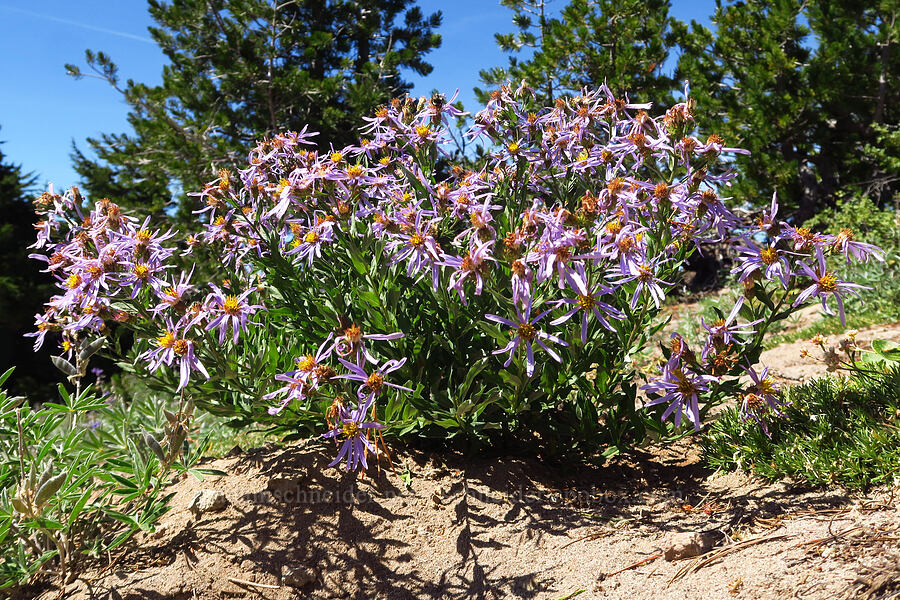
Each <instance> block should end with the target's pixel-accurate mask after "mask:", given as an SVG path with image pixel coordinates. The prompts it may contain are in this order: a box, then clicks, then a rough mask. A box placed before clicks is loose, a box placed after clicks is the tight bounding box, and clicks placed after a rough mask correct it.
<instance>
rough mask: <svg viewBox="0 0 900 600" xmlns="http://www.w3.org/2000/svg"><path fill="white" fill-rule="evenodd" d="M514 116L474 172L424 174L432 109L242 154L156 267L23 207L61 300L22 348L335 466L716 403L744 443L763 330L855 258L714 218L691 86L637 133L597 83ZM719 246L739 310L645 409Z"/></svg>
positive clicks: (614, 440) (448, 113)
mask: <svg viewBox="0 0 900 600" xmlns="http://www.w3.org/2000/svg"><path fill="white" fill-rule="evenodd" d="M534 98H535V96H534V94H533V92H532V91H531V90H530V89H529V88H528V87H527V86H525V85H524V84H523V85H522V86H520V87H518V88H517V89H513V88H510V87H502V88H501V89H500V90H498V91H497V92H495V93H494V94H493V95H492V97H491V100H490V102H489V103H488V105H487V106H486V107H485V108H484V109H483V110H482V111H480V112H479V113H478V114H477V115H475V117H474V124H473V126H472V128H471V130H470V131H469V132H468V135H469V136H470V137H471V138H472V139H473V140H476V141H478V142H479V143H481V144H483V147H484V148H485V149H486V153H485V155H484V160H483V161H482V166H481V167H480V168H478V169H470V168H464V167H463V166H460V165H454V164H453V163H452V161H451V160H450V159H449V157H448V156H447V154H446V153H445V144H446V142H448V141H449V140H450V133H449V123H450V122H451V121H454V120H456V119H457V118H459V117H460V116H461V115H460V112H459V110H458V109H456V108H455V107H454V106H453V105H452V104H451V103H449V102H446V101H445V100H444V98H443V96H440V95H435V96H433V97H432V98H431V99H430V100H429V99H424V98H423V99H419V100H415V99H412V98H409V97H407V98H402V99H396V100H394V101H393V102H391V103H390V105H388V106H385V107H382V108H380V109H379V110H378V111H377V112H376V114H375V115H374V116H373V117H372V118H370V119H367V122H366V124H365V126H364V127H363V131H362V133H363V135H364V136H365V137H364V138H363V139H361V140H360V142H359V144H357V145H353V146H348V147H341V148H333V147H332V148H329V149H328V150H327V151H322V150H320V149H321V148H324V147H325V145H326V144H327V140H316V138H315V134H313V133H310V132H308V131H306V130H304V131H300V132H288V133H285V134H282V135H277V136H275V137H273V138H271V139H266V140H263V141H262V142H260V143H259V144H258V145H257V146H256V147H255V148H254V149H253V150H252V151H251V152H250V155H249V164H248V165H247V166H246V168H244V169H241V170H239V171H237V172H229V171H222V172H221V173H220V174H219V175H220V176H219V177H218V179H216V180H215V181H212V182H211V183H210V184H209V185H208V186H207V187H206V188H205V189H204V190H202V191H201V192H199V193H198V195H199V196H200V197H201V198H202V199H203V200H204V202H205V204H206V207H207V208H206V209H204V210H203V211H201V212H202V214H203V218H204V219H205V221H206V226H205V227H204V229H203V231H201V232H200V233H198V234H196V235H192V236H190V237H189V238H188V239H187V241H186V242H182V243H181V247H180V248H179V249H178V250H177V252H176V249H175V246H174V245H173V244H172V242H173V240H172V238H171V234H170V233H165V232H160V231H155V230H152V228H148V225H147V224H146V223H145V224H143V225H141V226H138V225H137V224H136V221H134V220H132V219H130V218H128V217H127V216H125V215H122V214H120V213H119V211H118V209H117V207H116V206H115V205H114V204H113V203H111V202H109V201H101V202H98V203H96V204H95V205H94V208H93V210H92V211H90V213H89V214H86V215H82V214H81V211H82V205H83V201H82V199H81V198H80V197H79V196H78V195H77V193H74V192H70V193H68V194H66V195H62V196H60V195H53V194H52V193H48V194H45V195H44V196H42V197H41V198H39V200H38V206H39V208H40V209H41V210H42V212H43V213H44V215H45V218H44V220H43V222H42V223H41V227H40V229H39V241H38V244H37V246H38V247H39V248H42V249H44V250H46V259H47V260H48V268H49V269H50V270H51V272H54V273H56V274H57V276H58V278H59V280H60V287H61V288H62V289H61V293H60V294H59V295H58V296H56V297H54V298H53V299H52V300H51V302H50V303H49V304H48V310H47V312H46V313H45V314H43V315H38V316H37V323H38V332H37V334H36V335H37V338H38V343H40V342H41V341H42V340H43V338H44V336H45V335H46V334H47V333H49V332H51V331H61V332H62V339H63V340H64V344H67V345H68V347H78V346H79V345H83V344H85V343H88V340H90V339H92V338H95V337H96V336H98V335H100V336H109V337H111V338H116V340H118V341H117V343H115V344H112V343H111V344H109V346H108V348H110V349H112V350H113V351H114V352H115V351H118V352H119V353H121V354H123V355H125V357H126V359H125V360H123V361H122V364H123V365H124V366H125V368H128V369H132V370H135V371H137V372H139V373H143V374H147V375H148V376H151V378H152V379H153V380H155V381H157V382H158V383H159V385H160V386H161V389H169V390H170V392H178V393H181V394H188V395H189V396H190V397H191V398H192V399H193V400H194V401H195V402H196V403H197V405H198V406H201V407H204V408H207V409H208V410H211V411H213V412H216V413H218V414H223V415H228V416H230V417H232V418H233V422H234V423H235V424H241V423H246V422H249V421H256V422H262V423H269V424H272V425H273V426H275V427H281V428H294V429H296V428H297V427H298V426H300V427H306V428H308V431H310V432H317V433H318V435H323V437H325V438H327V439H332V440H334V441H335V442H336V443H337V444H338V449H337V451H336V452H337V458H336V460H335V461H334V463H332V464H338V463H340V464H342V465H344V466H345V467H346V468H348V469H353V468H357V467H359V466H362V467H366V466H368V465H370V464H371V463H370V461H369V460H368V458H367V455H371V454H378V449H379V447H380V448H382V449H384V448H385V446H384V440H383V438H382V435H385V436H415V437H417V438H425V439H431V440H435V441H438V442H440V443H447V442H448V440H449V442H450V443H454V442H455V441H458V442H459V443H461V444H465V445H467V446H479V445H488V444H491V445H503V446H506V447H519V448H534V447H542V448H544V449H546V450H547V451H550V452H566V451H570V450H574V449H577V450H596V449H601V448H602V449H603V450H604V451H605V452H606V453H607V454H612V453H615V452H618V451H620V450H622V449H624V448H627V447H629V446H630V445H633V444H637V443H640V442H641V441H643V440H644V439H645V437H646V435H647V433H648V429H649V430H653V431H655V432H656V434H657V435H663V436H664V435H667V434H670V433H672V432H673V431H674V428H675V427H678V426H680V425H681V421H682V417H683V415H687V416H688V418H689V420H690V422H691V423H692V424H693V425H694V426H695V427H699V426H700V422H701V419H702V417H703V415H704V414H705V412H706V411H707V410H708V409H709V408H710V407H711V406H713V405H714V404H715V403H717V402H720V401H721V400H722V399H724V398H725V397H727V396H728V395H740V396H742V398H743V401H744V404H746V405H747V406H748V409H747V411H746V414H747V415H748V416H749V417H750V418H754V419H757V420H759V421H760V422H765V420H766V419H768V418H769V417H770V416H771V415H772V414H777V411H778V402H779V396H778V394H777V393H776V390H774V388H772V387H771V386H770V385H769V384H768V383H767V381H768V379H767V378H766V372H765V371H763V374H762V375H761V376H756V377H753V376H752V375H755V373H756V371H755V370H754V369H755V368H756V362H757V359H758V356H759V350H760V347H761V339H762V336H763V335H764V334H765V331H766V329H767V328H768V327H769V326H770V325H771V324H772V323H773V322H774V321H776V320H778V319H783V318H786V317H787V316H788V315H789V314H790V313H791V312H792V311H793V310H796V309H797V308H799V307H800V306H801V305H803V304H804V303H808V302H812V301H816V300H822V301H823V302H825V301H827V300H829V299H833V300H834V301H835V302H836V303H837V306H838V307H839V309H840V310H842V308H840V307H842V305H841V295H842V294H844V293H847V292H850V293H853V292H855V291H856V289H857V288H855V287H854V286H853V285H852V284H850V283H846V282H842V281H840V280H838V279H837V278H836V277H835V275H834V274H832V273H830V272H827V271H825V270H824V267H823V266H822V265H823V264H824V263H823V261H822V259H821V257H822V255H823V254H824V253H833V252H843V253H845V254H846V255H847V256H848V258H852V259H865V258H867V257H868V256H870V255H871V254H873V253H875V252H876V251H875V249H874V248H868V247H866V246H865V245H860V244H858V243H855V242H853V241H852V239H851V238H846V239H838V238H834V237H829V236H821V235H817V234H813V233H811V232H806V231H804V230H799V229H793V228H790V227H787V226H782V225H779V224H778V222H777V221H776V220H775V214H774V213H775V211H774V207H773V210H772V211H771V212H770V213H769V214H766V215H764V216H763V218H762V219H761V220H760V224H759V227H760V228H762V229H763V230H764V231H765V233H766V235H767V236H769V237H768V238H766V239H767V245H765V246H764V247H762V248H760V247H759V245H758V244H757V242H756V241H755V238H753V237H751V235H752V234H753V231H751V227H750V226H749V225H748V224H745V223H742V222H741V221H740V220H739V219H738V218H737V217H736V216H735V215H734V214H733V213H732V212H731V211H730V210H729V209H728V208H727V206H726V203H725V200H727V197H725V195H724V194H725V193H726V192H727V189H728V187H729V185H730V183H731V181H732V180H733V179H734V177H735V174H734V173H733V172H732V171H731V170H730V168H729V166H730V164H731V163H730V162H729V161H728V160H723V157H727V156H729V155H731V154H734V153H736V152H741V151H740V150H738V149H734V148H728V147H726V145H725V142H724V141H723V140H722V139H720V138H718V137H717V136H715V135H712V136H709V137H708V138H706V141H702V138H700V137H699V133H698V131H697V126H696V124H695V122H694V117H693V108H694V105H693V101H692V100H691V98H690V96H689V92H688V90H687V89H686V90H685V93H684V101H683V102H681V103H678V104H676V105H675V106H672V107H671V108H669V109H668V110H667V111H665V112H663V113H662V114H658V115H657V116H651V112H653V109H652V107H651V106H650V105H649V104H640V103H634V102H631V101H629V100H628V99H627V98H616V97H614V96H613V95H612V94H611V92H610V91H609V90H608V89H607V88H606V87H605V86H603V87H601V88H599V89H596V90H585V91H584V92H583V93H582V94H581V95H580V96H577V97H573V98H568V99H560V100H558V101H557V102H556V104H555V105H554V106H552V107H540V106H537V105H536V104H535V100H534ZM316 142H318V146H316V145H315V143H316ZM722 241H729V242H731V243H733V244H735V245H736V246H739V249H740V251H741V256H742V258H741V259H740V266H739V267H738V271H739V275H740V278H741V280H742V281H743V282H744V283H745V289H746V294H745V297H744V298H742V299H741V300H740V302H739V304H738V305H736V306H735V307H734V309H733V310H732V311H731V313H730V314H729V315H728V316H727V318H723V319H721V321H720V322H715V323H709V324H705V326H706V327H707V330H708V332H709V341H708V343H707V344H706V346H705V347H704V348H703V350H702V352H701V354H700V355H699V356H698V355H696V354H695V353H694V352H693V351H691V350H690V349H689V348H688V347H687V344H686V343H684V341H683V339H682V338H681V337H680V336H678V335H677V334H675V335H674V337H673V338H672V340H673V342H672V344H671V346H670V347H667V348H665V357H664V361H663V363H664V364H663V366H662V372H661V374H660V375H659V376H658V377H655V378H653V379H652V380H651V381H650V382H649V383H647V384H646V385H645V386H644V391H645V392H646V393H647V394H648V395H649V398H647V399H645V400H643V402H644V403H645V404H646V405H647V407H649V410H641V409H640V404H641V402H642V400H641V398H640V396H639V388H640V386H641V384H642V383H644V382H645V380H646V379H647V378H646V376H645V375H644V374H643V372H642V371H641V369H639V368H638V367H637V366H636V364H638V363H637V361H636V358H638V357H640V356H642V355H643V354H644V353H646V352H647V351H649V350H652V347H651V346H652V344H653V340H654V336H656V335H658V334H659V333H660V331H661V329H662V328H663V326H664V324H665V321H664V319H662V318H661V309H662V305H663V302H664V300H665V298H666V295H667V294H668V293H669V292H670V291H671V290H672V288H673V287H674V286H675V285H676V283H677V282H678V280H679V277H680V275H681V273H682V271H683V268H684V264H685V261H686V259H687V258H688V257H689V256H690V255H691V254H692V253H694V252H697V251H698V250H699V249H700V248H701V246H702V245H703V244H705V243H711V242H722ZM195 253H206V255H208V256H213V257H215V261H214V269H213V271H214V272H213V273H209V272H208V271H209V268H208V266H207V268H206V270H205V271H204V276H203V277H204V279H205V281H203V282H201V281H199V275H198V276H194V273H195V271H189V272H188V273H185V272H183V271H184V269H183V268H176V267H175V265H176V264H177V265H181V266H182V267H183V266H184V265H185V264H190V261H191V256H192V255H193V254H195ZM198 265H200V261H198ZM196 272H200V269H198V270H197V271H196ZM779 294H780V296H779ZM826 306H827V305H826ZM125 331H127V332H132V333H133V338H129V342H128V344H125V343H124V342H123V341H122V339H123V338H122V333H121V332H125ZM129 335H131V334H129ZM748 372H749V373H751V379H752V381H753V384H752V387H751V388H746V389H745V387H746V386H745V387H741V386H742V385H743V384H742V383H741V382H742V381H743V380H742V379H741V377H742V376H743V375H745V374H746V373H748ZM167 386H168V387H167ZM750 394H752V397H751V396H750ZM654 407H656V408H654ZM660 417H662V418H663V419H668V418H669V417H672V418H673V419H672V420H673V421H674V423H668V422H665V423H663V422H661V421H660ZM323 431H324V434H323Z"/></svg>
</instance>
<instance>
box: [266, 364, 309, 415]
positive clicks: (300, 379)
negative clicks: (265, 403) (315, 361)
mask: <svg viewBox="0 0 900 600" xmlns="http://www.w3.org/2000/svg"><path fill="white" fill-rule="evenodd" d="M275 380H276V381H281V382H284V384H285V385H283V386H282V387H280V388H278V389H277V390H275V391H274V392H270V393H268V394H266V395H265V396H263V397H262V399H263V400H271V399H272V398H276V397H278V396H281V395H282V394H284V398H282V399H281V404H279V405H278V406H272V407H269V410H268V411H267V412H268V413H269V414H270V415H273V416H274V415H277V414H278V413H280V412H281V411H283V410H284V408H285V407H286V406H287V405H288V404H290V403H291V402H292V401H294V400H301V401H302V400H304V399H305V398H306V395H307V392H308V391H309V388H308V385H307V383H306V376H305V375H302V374H300V375H297V374H296V372H291V373H279V374H277V375H275Z"/></svg>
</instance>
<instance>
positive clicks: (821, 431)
mask: <svg viewBox="0 0 900 600" xmlns="http://www.w3.org/2000/svg"><path fill="white" fill-rule="evenodd" d="M785 394H786V397H787V399H788V400H789V401H790V404H789V405H788V406H787V407H786V408H785V410H784V412H785V416H784V417H783V418H778V419H776V420H775V422H774V423H773V424H772V425H771V426H770V431H771V433H772V437H771V439H770V438H768V437H766V435H765V434H764V433H763V432H762V430H761V428H760V427H759V426H758V425H756V423H754V422H746V421H743V420H742V419H741V416H740V413H739V411H738V409H737V408H730V409H728V410H726V411H724V412H723V413H722V414H721V415H720V417H719V418H718V420H717V421H716V422H715V423H713V424H712V425H711V426H710V427H709V428H708V429H707V430H706V432H705V433H704V434H703V436H702V437H701V446H702V448H703V456H704V459H705V461H706V462H707V464H708V465H709V466H710V467H712V468H715V469H721V470H736V469H740V470H743V471H747V472H751V473H753V474H755V475H759V476H761V477H765V478H767V479H781V478H784V477H791V478H794V479H797V480H802V481H806V482H808V483H810V484H813V485H824V484H833V483H838V484H841V485H844V486H846V487H849V488H866V487H869V486H871V485H876V484H881V483H889V482H891V481H893V479H894V478H895V477H896V476H897V475H898V474H900V369H897V370H894V371H893V372H891V373H888V374H885V375H883V376H881V377H878V378H874V379H868V380H861V379H846V378H838V377H826V378H822V379H817V380H815V381H812V382H810V383H807V384H804V385H798V386H794V387H792V388H789V389H788V390H787V391H786V392H785Z"/></svg>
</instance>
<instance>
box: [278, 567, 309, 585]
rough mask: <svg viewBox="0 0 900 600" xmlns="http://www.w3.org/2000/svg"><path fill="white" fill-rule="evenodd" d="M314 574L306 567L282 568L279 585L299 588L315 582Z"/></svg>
mask: <svg viewBox="0 0 900 600" xmlns="http://www.w3.org/2000/svg"><path fill="white" fill-rule="evenodd" d="M316 577H317V575H316V572H315V571H313V570H312V569H310V568H307V567H282V569H281V583H282V585H288V586H291V587H295V588H301V587H303V586H305V585H308V584H310V583H313V582H314V581H315V580H316Z"/></svg>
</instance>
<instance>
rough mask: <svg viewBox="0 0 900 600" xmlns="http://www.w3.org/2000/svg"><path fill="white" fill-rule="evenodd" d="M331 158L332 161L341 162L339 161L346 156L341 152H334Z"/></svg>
mask: <svg viewBox="0 0 900 600" xmlns="http://www.w3.org/2000/svg"><path fill="white" fill-rule="evenodd" d="M330 158H331V162H333V163H339V162H341V159H342V158H344V156H343V155H342V154H341V153H340V152H334V153H333V154H332V155H331V157H330Z"/></svg>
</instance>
